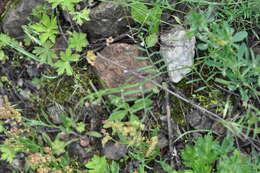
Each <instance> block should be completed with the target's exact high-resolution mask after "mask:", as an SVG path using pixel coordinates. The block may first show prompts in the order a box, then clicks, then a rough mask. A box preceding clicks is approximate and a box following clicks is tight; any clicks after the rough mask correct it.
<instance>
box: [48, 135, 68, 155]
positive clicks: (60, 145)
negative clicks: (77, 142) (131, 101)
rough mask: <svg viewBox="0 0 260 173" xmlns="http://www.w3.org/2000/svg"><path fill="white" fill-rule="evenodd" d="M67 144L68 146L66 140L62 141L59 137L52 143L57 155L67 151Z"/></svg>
mask: <svg viewBox="0 0 260 173" xmlns="http://www.w3.org/2000/svg"><path fill="white" fill-rule="evenodd" d="M66 146H67V144H66V143H65V142H63V141H61V140H60V139H59V138H58V137H56V138H55V140H54V142H52V143H51V148H52V151H53V152H54V153H55V154H57V155H60V154H62V153H65V147H66Z"/></svg>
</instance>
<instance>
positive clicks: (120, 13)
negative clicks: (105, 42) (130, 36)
mask: <svg viewBox="0 0 260 173" xmlns="http://www.w3.org/2000/svg"><path fill="white" fill-rule="evenodd" d="M127 16H128V15H127V13H126V10H125V9H124V8H123V7H122V6H120V5H119V4H118V3H116V2H101V3H100V4H99V5H98V6H96V7H94V8H93V9H92V10H91V12H90V19H91V20H90V21H87V22H85V23H84V24H83V25H82V30H83V31H84V32H86V33H87V34H88V36H89V38H90V39H99V38H106V37H110V36H117V35H120V34H122V33H124V32H125V31H126V30H127V25H129V24H130V23H131V21H130V20H129V18H127Z"/></svg>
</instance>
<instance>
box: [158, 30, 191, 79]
mask: <svg viewBox="0 0 260 173" xmlns="http://www.w3.org/2000/svg"><path fill="white" fill-rule="evenodd" d="M195 43H196V40H195V37H192V38H191V39H189V38H188V37H187V36H186V31H185V30H184V29H176V28H174V29H172V30H170V31H169V32H167V33H163V34H161V47H160V54H161V56H162V57H163V58H164V59H165V63H166V64H167V69H168V73H169V76H170V79H171V81H173V82H175V83H178V82H179V81H180V80H181V79H182V78H183V77H184V76H185V75H186V74H187V73H189V72H190V71H191V68H190V66H192V65H193V58H194V53H195V50H194V49H195Z"/></svg>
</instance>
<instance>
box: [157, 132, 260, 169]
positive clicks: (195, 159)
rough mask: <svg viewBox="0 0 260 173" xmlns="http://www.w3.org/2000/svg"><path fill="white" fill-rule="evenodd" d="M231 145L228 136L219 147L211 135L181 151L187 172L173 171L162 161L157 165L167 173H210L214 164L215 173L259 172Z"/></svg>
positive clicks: (231, 141)
mask: <svg viewBox="0 0 260 173" xmlns="http://www.w3.org/2000/svg"><path fill="white" fill-rule="evenodd" d="M233 145H234V142H233V138H232V137H230V136H227V137H226V138H225V139H224V140H223V142H222V144H221V145H220V144H219V142H218V141H216V140H214V139H213V137H212V136H211V135H206V136H204V137H202V138H199V139H197V140H196V141H195V145H194V146H186V147H185V148H184V149H183V150H182V151H181V156H182V159H183V160H184V165H185V166H186V167H188V168H190V169H189V170H184V171H175V170H173V169H172V168H171V167H170V166H169V165H168V164H167V163H165V162H163V161H160V162H159V163H160V164H161V166H162V168H163V169H164V170H165V171H167V172H168V173H211V172H212V171H213V169H214V163H216V162H217V166H216V172H217V173H227V172H234V173H240V172H245V173H255V172H257V171H259V170H258V169H259V168H257V167H259V166H257V165H256V164H254V163H253V162H252V161H251V160H250V158H248V157H245V156H243V155H242V153H241V152H240V151H238V150H236V149H235V148H234V146H233ZM230 153H232V154H231V155H230Z"/></svg>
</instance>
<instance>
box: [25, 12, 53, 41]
mask: <svg viewBox="0 0 260 173" xmlns="http://www.w3.org/2000/svg"><path fill="white" fill-rule="evenodd" d="M30 28H31V29H33V30H34V31H35V32H37V33H38V35H39V38H40V42H41V44H44V43H45V42H46V41H47V40H50V41H51V42H52V43H55V41H56V35H57V33H58V25H57V20H56V17H52V18H50V17H49V16H48V15H47V14H43V16H42V18H41V20H40V22H38V23H35V24H32V25H30Z"/></svg>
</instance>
